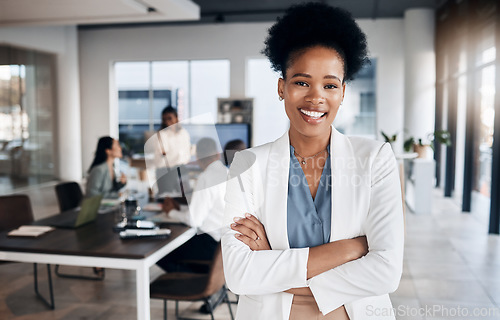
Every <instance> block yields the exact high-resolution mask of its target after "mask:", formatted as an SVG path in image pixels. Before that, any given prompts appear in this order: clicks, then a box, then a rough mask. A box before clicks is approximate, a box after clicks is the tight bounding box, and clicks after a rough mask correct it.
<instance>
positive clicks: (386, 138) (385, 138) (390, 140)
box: [380, 130, 398, 150]
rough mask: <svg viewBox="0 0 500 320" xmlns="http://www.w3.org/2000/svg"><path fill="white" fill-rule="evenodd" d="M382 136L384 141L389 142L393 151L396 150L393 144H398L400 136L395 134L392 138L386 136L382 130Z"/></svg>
mask: <svg viewBox="0 0 500 320" xmlns="http://www.w3.org/2000/svg"><path fill="white" fill-rule="evenodd" d="M380 134H381V135H382V137H384V141H385V142H389V144H390V145H391V147H392V149H393V150H394V146H393V143H394V142H396V139H397V138H398V134H397V133H395V134H393V135H392V136H389V135H387V134H385V133H384V131H382V130H380Z"/></svg>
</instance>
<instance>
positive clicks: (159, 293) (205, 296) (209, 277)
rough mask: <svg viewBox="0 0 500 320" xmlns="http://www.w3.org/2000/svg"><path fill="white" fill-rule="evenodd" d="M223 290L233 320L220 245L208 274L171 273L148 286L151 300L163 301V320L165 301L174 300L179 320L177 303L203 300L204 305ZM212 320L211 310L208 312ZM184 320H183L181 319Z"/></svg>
mask: <svg viewBox="0 0 500 320" xmlns="http://www.w3.org/2000/svg"><path fill="white" fill-rule="evenodd" d="M221 289H222V290H223V299H224V301H225V302H226V303H227V306H228V308H229V313H230V315H231V319H232V320H234V317H233V311H232V309H231V304H230V302H229V299H228V296H227V288H226V285H225V279H224V270H223V267H222V252H221V248H220V244H219V246H218V248H217V249H216V251H215V255H214V258H213V260H212V261H211V263H210V268H209V271H208V273H186V272H171V273H166V274H163V275H161V276H160V277H158V278H157V279H156V280H155V281H153V282H152V283H151V285H150V295H151V298H153V299H162V300H163V319H165V320H166V319H167V300H175V316H176V318H177V319H181V318H179V301H197V300H203V301H204V302H205V304H206V305H208V306H210V303H209V302H208V300H209V298H210V296H212V295H213V294H215V293H217V292H218V291H220V290H221ZM209 311H210V315H211V317H212V320H214V314H213V310H209ZM182 319H185V318H182Z"/></svg>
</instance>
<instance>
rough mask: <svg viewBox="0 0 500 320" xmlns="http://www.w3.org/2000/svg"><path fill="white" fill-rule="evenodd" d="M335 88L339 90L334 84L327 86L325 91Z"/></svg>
mask: <svg viewBox="0 0 500 320" xmlns="http://www.w3.org/2000/svg"><path fill="white" fill-rule="evenodd" d="M335 88H337V86H336V85H334V84H327V85H326V86H325V89H335Z"/></svg>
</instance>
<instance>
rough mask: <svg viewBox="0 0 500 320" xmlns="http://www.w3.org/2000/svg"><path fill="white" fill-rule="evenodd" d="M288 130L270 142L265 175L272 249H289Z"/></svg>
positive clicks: (269, 238) (266, 224)
mask: <svg viewBox="0 0 500 320" xmlns="http://www.w3.org/2000/svg"><path fill="white" fill-rule="evenodd" d="M289 154H290V139H289V138H288V131H287V132H286V133H285V134H284V135H283V136H281V138H279V139H278V140H276V141H275V142H273V143H272V145H271V149H270V151H269V158H268V160H267V170H266V171H265V172H266V176H265V181H266V183H265V185H266V196H265V199H266V202H265V204H264V209H265V210H266V211H265V212H268V213H269V214H266V215H265V217H266V221H265V223H264V224H265V226H266V228H267V229H268V230H267V237H268V240H269V243H270V244H271V247H272V248H273V249H289V248H290V246H289V244H288V232H287V228H286V226H287V198H288V173H289V167H290V156H289Z"/></svg>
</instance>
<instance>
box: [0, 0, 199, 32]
mask: <svg viewBox="0 0 500 320" xmlns="http://www.w3.org/2000/svg"><path fill="white" fill-rule="evenodd" d="M148 8H151V9H149V10H148ZM199 18H200V8H199V6H198V5H197V4H195V3H193V2H192V1H190V0H0V26H20V25H82V24H102V23H106V24H107V23H131V22H132V23H133V22H160V21H186V20H198V19H199Z"/></svg>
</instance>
